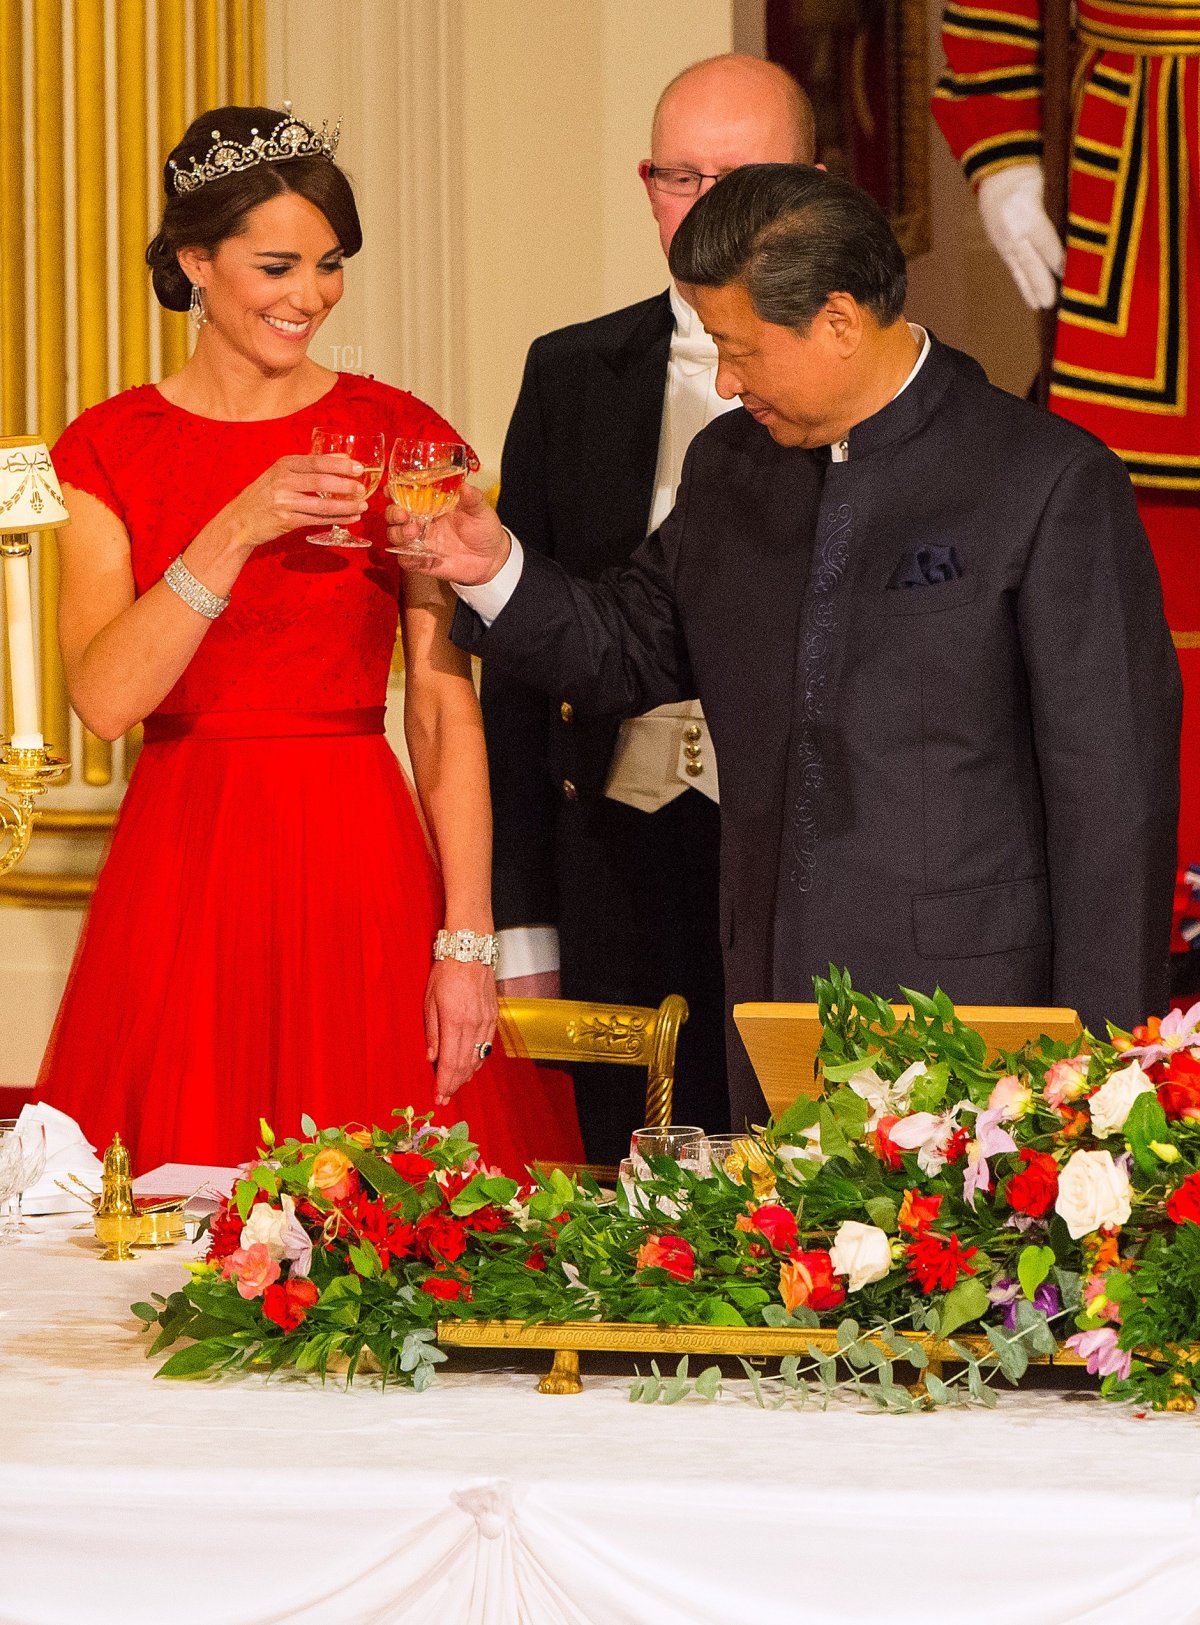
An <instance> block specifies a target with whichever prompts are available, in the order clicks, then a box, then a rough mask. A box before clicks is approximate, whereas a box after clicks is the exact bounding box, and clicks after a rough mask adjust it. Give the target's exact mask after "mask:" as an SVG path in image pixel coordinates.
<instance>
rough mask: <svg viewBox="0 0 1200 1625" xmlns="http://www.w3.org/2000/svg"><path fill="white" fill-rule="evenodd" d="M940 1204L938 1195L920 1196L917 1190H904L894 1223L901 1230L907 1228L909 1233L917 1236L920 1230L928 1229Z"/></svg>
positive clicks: (940, 1200) (936, 1214)
mask: <svg viewBox="0 0 1200 1625" xmlns="http://www.w3.org/2000/svg"><path fill="white" fill-rule="evenodd" d="M941 1206H942V1198H941V1197H940V1196H922V1195H921V1194H920V1192H919V1191H905V1193H904V1200H903V1201H902V1202H901V1204H900V1213H899V1216H898V1217H897V1220H896V1223H897V1224H898V1225H899V1227H900V1229H901V1230H907V1231H908V1233H909V1235H911V1236H919V1235H920V1234H921V1232H922V1230H928V1229H929V1226H930V1225H931V1224H932V1223H933V1221H934V1220H935V1219H936V1218H937V1216H938V1213H939V1212H940V1210H941Z"/></svg>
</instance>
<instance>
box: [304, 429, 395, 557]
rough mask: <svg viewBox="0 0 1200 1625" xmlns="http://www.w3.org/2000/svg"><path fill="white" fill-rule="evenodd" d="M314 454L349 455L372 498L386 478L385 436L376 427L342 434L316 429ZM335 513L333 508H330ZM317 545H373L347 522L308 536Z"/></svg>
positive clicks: (335, 431)
mask: <svg viewBox="0 0 1200 1625" xmlns="http://www.w3.org/2000/svg"><path fill="white" fill-rule="evenodd" d="M312 449H313V455H314V456H316V457H324V456H330V455H337V454H339V453H341V454H344V455H345V456H347V457H350V458H351V459H352V460H353V462H354V466H355V468H356V469H357V470H359V471H360V478H361V480H362V485H363V490H364V491H365V492H366V496H367V500H368V501H370V499H371V497H373V496H374V494H375V491H376V489H377V488H378V485H379V482H380V480H381V479H382V478H383V452H384V437H383V435H382V434H379V433H377V432H376V431H374V430H368V431H366V432H359V431H357V430H355V431H352V432H346V433H343V431H342V430H340V429H314V430H313V437H312ZM330 513H331V516H332V510H330ZM306 539H307V540H308V541H310V542H314V543H315V544H316V546H318V547H370V545H371V542H370V539H369V537H366V536H355V535H354V534H353V533H352V532H351V531H350V530H348V529H347V528H346V527H345V526H344V525H340V524H336V523H335V524H333V525H331V526H330V527H329V529H328V530H322V531H317V532H316V533H315V534H314V535H311V536H309V537H307V538H306Z"/></svg>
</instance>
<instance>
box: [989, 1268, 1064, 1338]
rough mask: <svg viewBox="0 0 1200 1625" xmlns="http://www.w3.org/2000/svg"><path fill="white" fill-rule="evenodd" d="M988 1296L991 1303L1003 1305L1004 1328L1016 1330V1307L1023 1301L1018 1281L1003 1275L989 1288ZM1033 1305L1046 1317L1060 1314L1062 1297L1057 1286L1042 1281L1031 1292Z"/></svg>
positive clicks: (1011, 1330)
mask: <svg viewBox="0 0 1200 1625" xmlns="http://www.w3.org/2000/svg"><path fill="white" fill-rule="evenodd" d="M988 1298H989V1299H990V1301H991V1302H992V1303H994V1304H997V1305H1002V1306H1003V1308H1004V1315H1003V1320H1004V1325H1005V1329H1006V1330H1007V1331H1010V1332H1015V1331H1016V1330H1017V1309H1018V1307H1019V1306H1020V1304H1021V1303H1022V1302H1023V1301H1024V1296H1023V1294H1022V1292H1021V1288H1020V1285H1019V1284H1018V1282H1016V1281H1014V1280H1013V1279H1012V1278H1011V1277H1010V1276H1005V1277H1004V1278H1003V1279H1002V1280H999V1281H997V1282H996V1284H995V1286H993V1287H992V1288H990V1290H989V1292H988ZM1033 1307H1034V1308H1035V1309H1037V1310H1038V1311H1039V1312H1040V1313H1041V1314H1043V1315H1045V1316H1046V1317H1047V1318H1049V1317H1050V1316H1051V1315H1057V1314H1061V1312H1062V1299H1061V1298H1060V1297H1059V1294H1058V1288H1057V1287H1056V1286H1053V1285H1052V1284H1051V1283H1050V1282H1049V1281H1043V1282H1042V1284H1041V1286H1040V1287H1038V1289H1037V1291H1036V1292H1035V1293H1034V1294H1033Z"/></svg>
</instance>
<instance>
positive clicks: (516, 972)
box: [496, 925, 558, 982]
mask: <svg viewBox="0 0 1200 1625" xmlns="http://www.w3.org/2000/svg"><path fill="white" fill-rule="evenodd" d="M496 942H497V945H498V946H499V949H500V963H499V964H498V965H497V967H496V980H497V981H499V982H505V981H508V980H509V978H510V977H513V976H540V975H542V974H543V973H544V972H545V971H552V970H557V969H558V932H557V931H556V930H555V928H554V927H553V926H552V925H512V926H509V928H508V930H507V931H497V933H496Z"/></svg>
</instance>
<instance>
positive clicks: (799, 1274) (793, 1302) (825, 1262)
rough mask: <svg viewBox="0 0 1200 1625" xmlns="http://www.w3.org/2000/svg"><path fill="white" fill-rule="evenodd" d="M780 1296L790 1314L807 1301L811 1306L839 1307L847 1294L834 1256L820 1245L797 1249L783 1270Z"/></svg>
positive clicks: (780, 1272) (780, 1280)
mask: <svg viewBox="0 0 1200 1625" xmlns="http://www.w3.org/2000/svg"><path fill="white" fill-rule="evenodd" d="M779 1296H780V1297H781V1298H782V1299H783V1307H784V1308H785V1309H786V1310H787V1312H788V1314H792V1313H793V1312H794V1311H795V1310H796V1309H799V1308H800V1306H801V1305H802V1304H807V1305H808V1307H809V1308H810V1309H836V1308H837V1306H838V1304H839V1303H841V1302H842V1300H843V1299H844V1298H845V1296H846V1289H845V1287H841V1286H838V1285H836V1283H835V1282H834V1278H833V1260H832V1259H831V1258H830V1256H829V1254H828V1253H826V1252H822V1251H820V1250H819V1249H817V1250H815V1251H813V1252H808V1253H801V1252H797V1253H793V1254H792V1256H791V1258H789V1259H788V1261H787V1263H786V1264H784V1265H783V1267H782V1269H781V1270H780V1271H779Z"/></svg>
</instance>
